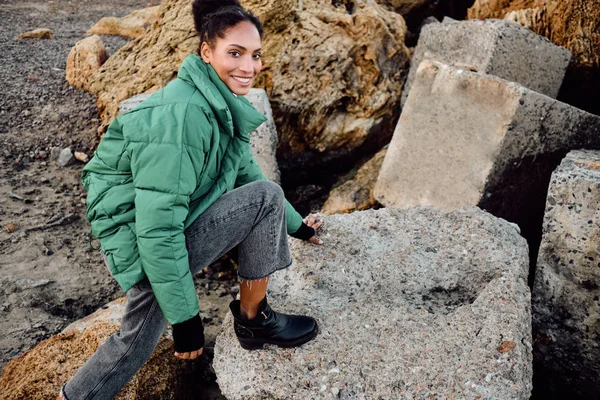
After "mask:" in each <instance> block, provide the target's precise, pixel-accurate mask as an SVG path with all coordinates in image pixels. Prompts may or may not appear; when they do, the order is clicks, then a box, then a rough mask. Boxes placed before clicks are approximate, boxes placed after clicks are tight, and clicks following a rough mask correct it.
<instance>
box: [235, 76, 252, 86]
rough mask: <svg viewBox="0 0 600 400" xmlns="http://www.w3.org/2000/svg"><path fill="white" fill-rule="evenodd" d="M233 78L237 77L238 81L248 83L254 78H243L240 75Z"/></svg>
mask: <svg viewBox="0 0 600 400" xmlns="http://www.w3.org/2000/svg"><path fill="white" fill-rule="evenodd" d="M232 78H233V79H235V80H236V81H238V82H239V83H241V84H244V85H247V84H249V83H250V81H251V80H252V78H242V77H239V76H232Z"/></svg>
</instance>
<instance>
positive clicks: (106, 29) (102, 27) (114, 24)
mask: <svg viewBox="0 0 600 400" xmlns="http://www.w3.org/2000/svg"><path fill="white" fill-rule="evenodd" d="M158 9H159V6H155V7H148V8H144V9H141V10H136V11H134V12H132V13H131V14H129V15H127V16H125V17H123V18H115V17H105V18H102V19H101V20H100V21H98V22H97V23H96V24H95V25H94V26H92V27H91V28H90V30H89V31H88V32H87V33H89V34H96V35H119V36H126V37H130V38H132V39H136V38H138V37H140V36H142V35H143V34H144V33H146V30H147V29H148V28H149V27H150V26H151V25H152V24H153V23H155V22H156V21H158Z"/></svg>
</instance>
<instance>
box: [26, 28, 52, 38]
mask: <svg viewBox="0 0 600 400" xmlns="http://www.w3.org/2000/svg"><path fill="white" fill-rule="evenodd" d="M53 38H54V32H52V30H50V29H46V28H39V29H34V30H33V31H29V32H25V33H21V34H20V35H19V39H53Z"/></svg>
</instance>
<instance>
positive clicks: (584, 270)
mask: <svg viewBox="0 0 600 400" xmlns="http://www.w3.org/2000/svg"><path fill="white" fill-rule="evenodd" d="M533 311H534V312H533V325H534V335H535V337H536V339H537V340H536V347H535V349H534V360H535V364H536V367H537V374H536V375H537V377H538V378H537V384H538V386H539V387H540V392H542V393H540V394H541V395H543V396H542V397H541V398H555V399H600V394H599V392H598V388H600V152H597V151H572V152H570V153H569V154H568V155H567V157H566V158H565V159H564V160H563V161H562V163H561V164H560V167H559V168H558V169H557V170H556V171H555V172H554V173H553V174H552V180H551V182H550V188H549V190H548V199H547V202H546V214H545V216H544V234H543V238H542V245H541V247H540V253H539V257H538V262H537V270H536V273H535V284H534V288H533ZM545 391H548V393H545Z"/></svg>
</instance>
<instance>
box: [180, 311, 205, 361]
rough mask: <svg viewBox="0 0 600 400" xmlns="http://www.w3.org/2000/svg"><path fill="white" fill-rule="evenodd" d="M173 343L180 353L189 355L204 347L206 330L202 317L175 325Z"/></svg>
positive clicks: (198, 316)
mask: <svg viewBox="0 0 600 400" xmlns="http://www.w3.org/2000/svg"><path fill="white" fill-rule="evenodd" d="M173 343H174V345H175V351H176V352H178V353H187V352H190V351H195V350H200V349H201V348H202V347H204V328H203V327H202V320H201V319H200V315H196V316H195V317H193V318H190V319H188V320H187V321H183V322H180V323H178V324H173Z"/></svg>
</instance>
